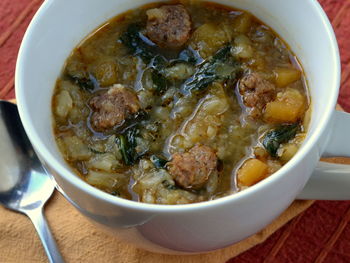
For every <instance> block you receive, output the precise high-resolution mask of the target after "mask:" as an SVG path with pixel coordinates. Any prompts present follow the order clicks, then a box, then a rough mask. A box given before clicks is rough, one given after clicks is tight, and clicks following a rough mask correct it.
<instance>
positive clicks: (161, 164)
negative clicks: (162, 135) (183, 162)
mask: <svg viewBox="0 0 350 263" xmlns="http://www.w3.org/2000/svg"><path fill="white" fill-rule="evenodd" d="M150 160H151V162H152V163H153V164H154V166H155V167H156V168H165V166H166V164H167V162H168V161H167V160H165V159H163V158H160V157H158V156H157V155H152V156H151V157H150Z"/></svg>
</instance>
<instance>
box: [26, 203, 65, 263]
mask: <svg viewBox="0 0 350 263" xmlns="http://www.w3.org/2000/svg"><path fill="white" fill-rule="evenodd" d="M25 213H26V215H27V216H28V217H29V218H30V219H31V221H32V223H33V224H34V226H35V229H36V231H37V233H38V235H39V237H40V239H41V243H42V244H43V246H44V249H45V252H46V255H47V257H48V258H49V262H50V263H64V260H63V258H62V255H61V253H60V252H59V250H58V248H57V245H56V241H55V239H54V238H53V236H52V233H51V231H50V228H49V225H48V224H47V221H46V219H45V216H44V213H43V208H42V207H38V208H37V209H33V210H29V211H26V212H25Z"/></svg>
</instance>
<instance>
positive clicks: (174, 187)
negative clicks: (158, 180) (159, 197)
mask: <svg viewBox="0 0 350 263" xmlns="http://www.w3.org/2000/svg"><path fill="white" fill-rule="evenodd" d="M162 184H163V186H164V187H165V188H167V189H169V190H176V189H178V187H177V186H176V185H174V184H171V183H170V182H169V181H168V180H164V181H163V182H162Z"/></svg>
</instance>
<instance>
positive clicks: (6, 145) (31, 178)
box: [0, 100, 63, 263]
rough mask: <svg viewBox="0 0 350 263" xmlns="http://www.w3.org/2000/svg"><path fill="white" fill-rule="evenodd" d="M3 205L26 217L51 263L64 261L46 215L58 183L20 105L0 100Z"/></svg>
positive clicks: (0, 200) (1, 189)
mask: <svg viewBox="0 0 350 263" xmlns="http://www.w3.org/2000/svg"><path fill="white" fill-rule="evenodd" d="M0 152H1V158H0V204H2V205H3V206H5V207H7V208H9V209H11V210H14V211H16V212H20V213H23V214H25V215H27V216H28V217H29V218H30V219H31V220H32V222H33V224H34V226H35V228H36V230H37V232H38V234H39V237H40V239H41V241H42V243H43V246H44V248H45V251H46V254H47V255H48V258H49V261H50V262H55V263H56V262H63V259H62V257H61V255H60V253H59V251H58V249H57V246H56V243H55V241H54V239H53V237H52V235H51V233H50V230H49V228H48V225H47V223H46V220H45V218H44V215H43V207H44V205H45V203H46V201H47V200H48V199H49V198H50V196H51V195H52V193H53V191H54V189H55V184H54V181H53V180H52V179H51V178H50V177H49V176H48V174H47V173H46V171H45V169H44V168H43V166H42V165H41V163H40V160H39V159H38V157H37V155H36V153H35V152H34V150H33V147H32V145H31V143H30V142H29V140H28V138H27V135H26V133H25V131H24V129H23V127H22V124H21V121H20V118H19V114H18V110H17V106H16V105H15V104H13V103H10V102H7V101H1V100H0Z"/></svg>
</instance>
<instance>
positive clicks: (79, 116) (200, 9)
mask: <svg viewBox="0 0 350 263" xmlns="http://www.w3.org/2000/svg"><path fill="white" fill-rule="evenodd" d="M305 83H306V82H305V78H304V75H303V72H302V70H301V67H300V66H299V64H298V63H297V60H296V58H295V57H294V55H293V53H292V52H291V51H290V50H289V49H288V46H287V45H286V44H285V43H284V42H283V40H281V39H280V38H279V37H278V36H277V35H276V34H275V33H274V32H273V31H272V30H271V29H270V28H269V27H268V26H266V25H264V24H263V23H262V22H261V21H259V20H258V19H256V18H255V17H253V16H252V15H251V14H249V13H247V12H243V11H239V10H234V9H232V8H229V7H224V6H220V5H216V4H213V3H208V2H197V1H192V2H191V1H181V2H171V3H166V4H164V3H154V4H151V5H147V6H143V7H140V8H138V9H136V10H132V11H129V12H126V13H124V14H121V15H118V16H117V17H115V18H113V19H111V20H109V21H108V22H106V23H105V24H104V25H102V26H101V27H100V28H98V29H97V30H96V31H95V32H93V33H92V34H91V35H89V36H88V37H87V38H86V39H85V40H84V41H82V42H81V44H80V45H79V46H78V47H76V48H75V49H74V50H73V52H72V53H71V55H70V56H69V58H68V59H67V61H66V64H65V66H64V69H63V72H62V74H61V76H60V77H59V79H58V80H57V83H56V87H55V90H54V95H53V99H52V112H53V120H54V134H55V138H56V141H57V145H58V147H59V149H60V151H61V153H62V155H63V157H64V159H65V160H66V161H67V162H68V164H69V165H70V166H71V167H72V169H73V170H74V171H75V172H76V173H77V174H78V175H79V176H80V177H81V178H83V179H84V180H85V181H86V182H87V183H89V184H91V185H93V186H95V187H97V188H99V189H101V190H103V191H105V192H107V193H110V194H112V195H116V196H119V197H122V198H127V199H131V200H135V201H140V202H146V203H157V204H184V203H193V202H200V201H206V200H211V199H216V198H220V197H223V196H226V195H229V194H233V193H235V192H238V191H241V190H244V189H245V188H247V187H250V186H252V185H254V184H256V183H257V182H259V181H260V180H263V179H264V178H266V177H268V176H270V175H271V174H272V173H274V172H276V171H277V170H278V169H280V168H281V167H282V166H283V165H284V164H285V163H286V162H288V160H290V159H291V158H292V157H293V155H294V154H295V153H296V152H297V150H298V148H299V147H300V145H301V143H302V141H303V139H304V137H305V131H306V124H307V122H308V119H309V111H308V108H309V99H308V94H307V88H306V84H305Z"/></svg>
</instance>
